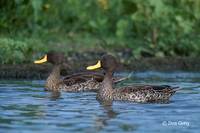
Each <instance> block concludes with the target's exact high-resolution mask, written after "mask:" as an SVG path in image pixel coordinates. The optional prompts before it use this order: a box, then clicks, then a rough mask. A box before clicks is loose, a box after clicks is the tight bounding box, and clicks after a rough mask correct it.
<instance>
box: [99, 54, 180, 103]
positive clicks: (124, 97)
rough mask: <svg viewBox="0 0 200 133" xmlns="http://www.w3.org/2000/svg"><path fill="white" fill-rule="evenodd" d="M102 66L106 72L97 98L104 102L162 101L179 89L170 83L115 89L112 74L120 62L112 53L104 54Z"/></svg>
mask: <svg viewBox="0 0 200 133" xmlns="http://www.w3.org/2000/svg"><path fill="white" fill-rule="evenodd" d="M100 62H101V67H102V68H103V69H104V70H105V72H106V74H105V76H104V80H103V82H102V84H101V86H100V89H99V90H98V93H97V99H98V100H100V101H103V102H104V103H106V102H108V103H112V101H113V100H116V101H131V102H160V101H166V100H169V98H170V97H171V96H172V95H173V94H174V93H175V92H176V91H177V90H178V89H177V87H171V86H168V85H162V86H154V85H141V86H126V87H122V88H115V89H113V81H112V75H113V72H114V71H115V69H116V67H117V64H118V62H117V61H116V59H115V58H114V57H113V56H111V55H104V56H103V57H102V59H101V61H100Z"/></svg>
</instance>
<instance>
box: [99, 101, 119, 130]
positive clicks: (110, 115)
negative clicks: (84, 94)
mask: <svg viewBox="0 0 200 133" xmlns="http://www.w3.org/2000/svg"><path fill="white" fill-rule="evenodd" d="M100 104H101V107H102V108H103V111H104V115H101V116H97V118H96V120H95V129H96V131H101V130H102V129H104V128H105V127H106V126H107V125H108V121H109V120H111V119H114V118H116V117H117V115H118V114H119V113H117V112H115V111H114V110H113V108H112V104H102V103H101V102H100Z"/></svg>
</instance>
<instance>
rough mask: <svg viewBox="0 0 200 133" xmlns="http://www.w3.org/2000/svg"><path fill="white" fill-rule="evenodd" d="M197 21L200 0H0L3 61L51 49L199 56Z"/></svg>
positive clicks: (27, 59) (199, 21)
mask: <svg viewBox="0 0 200 133" xmlns="http://www.w3.org/2000/svg"><path fill="white" fill-rule="evenodd" d="M199 24H200V0H171V1H170V0H113V1H109V0H87V1H86V0H55V1H52V0H0V63H1V64H8V63H9V64H15V63H30V62H31V61H32V60H33V58H35V56H36V55H37V53H42V52H46V51H48V50H52V49H58V50H61V51H64V52H66V54H67V53H69V52H73V51H77V52H80V51H90V50H91V51H92V50H94V49H95V50H104V51H105V50H106V51H112V52H113V51H114V52H116V51H117V50H122V51H126V50H128V51H129V52H130V53H131V55H132V57H135V58H140V57H143V56H148V57H165V56H198V55H199V54H200V34H199V33H200V27H199ZM33 55H34V56H33Z"/></svg>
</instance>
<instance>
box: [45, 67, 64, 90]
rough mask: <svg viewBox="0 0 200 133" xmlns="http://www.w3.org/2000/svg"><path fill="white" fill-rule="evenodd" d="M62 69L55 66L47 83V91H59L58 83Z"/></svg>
mask: <svg viewBox="0 0 200 133" xmlns="http://www.w3.org/2000/svg"><path fill="white" fill-rule="evenodd" d="M60 69H61V65H55V66H54V68H53V70H52V72H51V73H50V75H49V77H48V78H47V81H46V85H45V87H46V89H47V90H57V89H58V87H57V85H58V83H59V82H60Z"/></svg>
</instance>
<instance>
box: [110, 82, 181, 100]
mask: <svg viewBox="0 0 200 133" xmlns="http://www.w3.org/2000/svg"><path fill="white" fill-rule="evenodd" d="M176 90H177V89H176V88H173V87H170V86H167V85H163V86H151V85H144V86H128V87H124V88H118V89H117V88H116V89H114V90H113V100H121V101H133V102H156V101H167V100H169V98H170V97H171V96H172V95H173V94H174V93H175V92H176Z"/></svg>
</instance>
